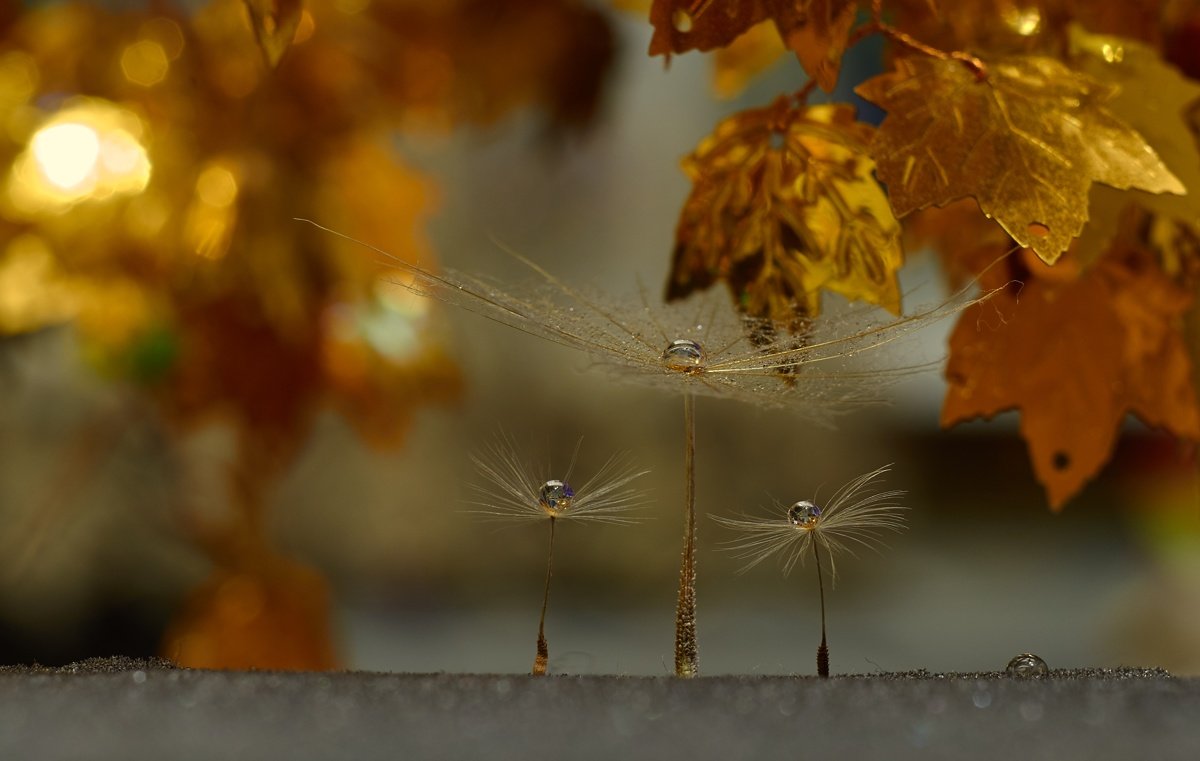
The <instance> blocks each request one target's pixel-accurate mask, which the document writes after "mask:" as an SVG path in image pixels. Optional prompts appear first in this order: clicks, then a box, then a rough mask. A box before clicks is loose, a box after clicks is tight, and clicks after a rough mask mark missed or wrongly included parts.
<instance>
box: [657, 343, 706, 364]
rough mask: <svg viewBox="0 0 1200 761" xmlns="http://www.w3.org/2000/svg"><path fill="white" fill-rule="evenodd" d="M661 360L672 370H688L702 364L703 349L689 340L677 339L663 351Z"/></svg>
mask: <svg viewBox="0 0 1200 761" xmlns="http://www.w3.org/2000/svg"><path fill="white" fill-rule="evenodd" d="M662 358H663V362H665V363H666V365H667V367H669V368H670V369H672V370H690V369H692V368H696V367H700V366H701V365H703V364H704V349H702V348H700V344H698V343H696V342H695V341H693V340H691V339H690V338H677V339H675V340H674V341H672V342H671V343H670V344H669V345H668V346H667V348H666V349H665V350H663V353H662Z"/></svg>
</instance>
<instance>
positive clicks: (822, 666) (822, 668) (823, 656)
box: [812, 540, 829, 678]
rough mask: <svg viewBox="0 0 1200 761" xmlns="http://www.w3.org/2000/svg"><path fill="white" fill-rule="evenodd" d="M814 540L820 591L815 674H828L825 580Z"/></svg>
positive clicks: (819, 554)
mask: <svg viewBox="0 0 1200 761" xmlns="http://www.w3.org/2000/svg"><path fill="white" fill-rule="evenodd" d="M817 544H818V542H816V541H815V540H814V541H813V543H812V548H813V558H815V559H816V561H817V589H819V590H820V592H821V645H820V647H818V648H817V676H819V677H824V678H827V677H828V676H829V646H828V645H827V644H825V581H824V579H823V578H822V574H821V553H819V552H817Z"/></svg>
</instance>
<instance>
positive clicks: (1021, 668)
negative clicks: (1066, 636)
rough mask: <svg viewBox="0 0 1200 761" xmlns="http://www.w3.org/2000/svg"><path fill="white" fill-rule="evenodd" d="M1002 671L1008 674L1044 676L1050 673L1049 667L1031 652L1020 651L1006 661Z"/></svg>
mask: <svg viewBox="0 0 1200 761" xmlns="http://www.w3.org/2000/svg"><path fill="white" fill-rule="evenodd" d="M1004 672H1005V673H1006V674H1008V675H1009V676H1021V677H1029V676H1046V675H1047V674H1049V673H1050V667H1049V666H1047V665H1046V662H1045V661H1043V660H1042V659H1041V658H1039V657H1037V656H1036V655H1034V654H1033V653H1021V654H1020V655H1018V656H1017V657H1016V658H1013V659H1012V660H1011V661H1009V662H1008V667H1007V668H1005V669H1004Z"/></svg>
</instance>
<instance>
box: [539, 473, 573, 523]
mask: <svg viewBox="0 0 1200 761" xmlns="http://www.w3.org/2000/svg"><path fill="white" fill-rule="evenodd" d="M574 498H575V490H574V489H572V488H571V485H570V484H569V483H567V482H566V481H559V480H556V479H552V480H550V481H547V482H546V483H544V484H542V491H541V493H540V494H539V495H538V501H539V502H540V503H541V505H542V509H544V510H546V511H547V512H549V513H550V514H551V515H558V514H559V513H563V512H566V511H567V509H568V508H569V507H571V500H572V499H574Z"/></svg>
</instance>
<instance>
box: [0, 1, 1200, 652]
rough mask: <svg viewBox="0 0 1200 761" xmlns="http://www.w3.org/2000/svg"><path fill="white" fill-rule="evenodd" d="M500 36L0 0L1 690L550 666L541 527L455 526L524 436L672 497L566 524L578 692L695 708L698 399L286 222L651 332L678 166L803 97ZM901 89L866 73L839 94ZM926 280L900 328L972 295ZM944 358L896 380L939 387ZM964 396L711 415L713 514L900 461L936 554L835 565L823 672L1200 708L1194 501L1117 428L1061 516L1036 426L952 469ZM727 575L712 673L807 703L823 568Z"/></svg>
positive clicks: (927, 336) (632, 41)
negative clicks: (155, 668)
mask: <svg viewBox="0 0 1200 761" xmlns="http://www.w3.org/2000/svg"><path fill="white" fill-rule="evenodd" d="M249 5H250V6H251V7H252V8H259V9H262V8H266V9H268V10H269V11H271V9H275V10H274V11H271V12H278V13H281V14H282V12H279V11H278V9H280V8H282V9H284V10H285V11H286V9H287V8H288V7H289V3H287V2H279V3H271V2H263V3H253V2H252V3H250V4H249ZM493 5H497V4H492V3H488V2H485V1H484V0H478V1H477V2H469V1H467V0H460V2H456V3H444V4H443V3H437V2H419V1H418V0H308V1H307V2H306V3H305V4H304V6H303V12H298V13H296V14H295V19H294V23H293V24H292V25H291V26H288V25H287V23H282V22H287V21H288V19H289V18H290V17H289V16H287V15H286V14H282V15H277V16H270V13H268V16H269V17H268V18H267V19H266V21H265V22H264V21H263V20H262V19H260V20H259V23H258V25H257V26H258V29H259V32H260V34H261V35H262V36H261V37H260V39H261V40H262V42H261V44H260V43H256V38H255V32H254V31H253V30H254V27H255V24H254V23H253V21H252V19H253V18H255V17H254V16H252V15H251V14H248V13H246V11H245V10H244V6H243V4H242V3H241V2H238V1H236V0H212V2H204V1H203V0H191V1H190V2H169V1H168V0H159V1H157V2H155V1H151V0H147V1H146V2H132V1H131V2H124V3H122V2H115V1H110V2H59V3H43V2H18V1H17V0H0V8H2V9H3V10H0V143H2V147H0V165H2V166H3V171H4V179H3V182H4V188H3V193H4V198H3V204H2V206H0V525H2V526H3V529H2V530H0V661H2V662H4V663H27V662H31V661H38V662H41V663H45V664H56V663H63V662H68V661H71V660H78V659H80V658H84V657H88V656H93V655H112V654H129V655H152V654H161V655H165V656H167V657H172V658H175V659H178V660H180V661H181V662H184V663H188V664H192V665H202V666H203V665H208V666H226V667H260V668H354V669H370V670H397V671H417V672H429V671H480V672H523V671H526V670H528V668H529V665H530V663H531V661H532V658H533V649H534V640H535V636H536V626H537V614H538V607H539V603H540V593H541V583H542V575H543V573H544V562H545V561H544V549H545V535H544V526H541V525H540V524H539V525H530V524H518V525H515V526H512V527H501V528H497V527H496V525H494V524H487V523H481V522H479V521H478V520H476V519H475V518H474V517H473V516H471V515H469V514H465V513H464V512H463V511H464V510H466V509H468V508H469V505H467V504H466V502H467V500H469V499H470V498H471V496H470V493H469V490H468V487H469V485H470V484H471V483H479V482H480V481H481V479H480V478H479V477H478V476H477V475H476V472H475V470H474V467H473V465H472V464H471V461H470V455H471V453H472V452H477V451H479V449H480V447H481V445H482V444H484V443H485V442H486V441H487V440H489V439H490V438H491V437H492V436H493V435H494V434H495V433H496V432H497V431H498V430H504V431H508V432H511V433H513V434H514V435H515V436H516V437H517V438H518V439H519V440H520V441H522V442H525V443H527V445H528V446H529V449H530V457H531V459H536V458H539V457H542V458H544V457H547V456H549V457H551V458H553V459H554V461H555V462H559V463H562V462H564V461H565V460H566V459H567V458H568V457H569V452H570V450H571V449H572V448H573V447H574V444H575V442H576V440H577V439H578V438H579V437H580V436H582V437H583V444H582V447H581V450H580V454H579V463H578V464H577V466H576V468H577V471H578V472H580V473H587V472H589V471H591V470H593V469H594V468H596V467H597V466H598V465H599V464H600V463H602V462H603V461H604V460H605V459H607V457H608V456H609V455H610V454H612V453H613V452H615V451H617V450H629V451H630V452H631V453H632V455H633V456H634V457H635V458H636V460H637V462H638V463H639V464H641V465H643V466H644V467H646V468H648V469H650V470H651V471H652V473H651V475H650V476H649V477H648V478H647V479H645V481H646V483H644V485H645V486H648V487H649V488H650V489H651V493H652V504H651V506H650V507H649V508H648V509H647V510H646V511H645V513H646V518H647V520H645V521H644V522H642V523H640V524H638V525H636V526H623V527H609V526H598V527H593V526H580V525H577V524H564V525H563V526H562V527H561V531H560V533H559V536H558V544H557V548H556V564H555V577H554V588H553V592H552V598H551V605H550V611H549V618H548V620H547V637H548V639H549V642H550V648H551V661H550V665H551V671H552V672H569V673H590V672H598V673H621V674H666V673H669V672H670V671H671V665H670V664H671V659H672V637H673V615H674V602H675V589H676V574H677V568H678V559H679V539H680V533H681V509H680V508H681V504H682V498H683V496H682V451H681V449H682V447H681V441H680V432H681V425H682V423H681V414H680V413H681V410H680V407H681V404H680V403H679V399H678V398H677V397H676V396H673V395H669V394H662V393H656V392H654V391H648V390H643V389H640V388H637V387H632V386H623V385H619V384H615V383H613V382H612V380H611V378H609V377H608V376H606V375H604V374H594V373H589V372H588V361H587V359H586V358H584V357H581V356H579V355H578V354H577V353H575V352H574V351H572V350H569V349H566V348H562V347H559V346H556V345H553V344H550V343H548V342H544V341H540V340H538V339H536V338H532V337H529V336H525V335H522V334H520V333H518V332H517V331H513V330H510V329H508V328H506V327H504V326H500V325H496V324H494V323H491V322H489V321H487V320H484V319H482V318H479V317H477V316H475V315H472V314H469V313H466V312H462V311H459V310H456V309H454V308H452V307H449V306H446V305H442V304H439V303H436V302H429V301H425V300H422V299H419V298H418V297H415V296H413V295H411V294H409V293H407V292H406V291H404V290H403V289H400V288H397V287H395V286H394V285H393V284H392V281H393V280H395V279H396V275H395V274H394V273H393V274H389V272H388V270H387V269H386V268H385V267H381V266H380V265H379V263H378V261H377V260H378V257H377V256H375V255H374V254H373V253H372V252H371V251H369V250H367V249H365V248H363V247H359V246H354V245H351V244H347V243H346V242H344V241H339V240H338V239H336V238H333V237H332V236H329V235H327V234H324V233H322V232H321V231H319V230H316V229H315V228H312V227H310V226H307V225H304V224H301V223H298V222H295V221H293V218H294V217H305V218H311V219H315V220H318V221H320V222H322V223H324V224H327V225H329V226H331V227H333V228H336V229H338V230H342V231H344V232H346V233H347V234H349V235H352V236H354V237H356V238H361V239H363V240H365V241H369V242H370V243H373V244H375V245H378V246H380V247H381V248H383V249H385V250H387V251H389V252H391V253H394V254H395V255H396V256H397V257H400V258H403V259H406V260H408V261H414V262H418V263H420V264H422V265H423V266H426V267H429V268H437V267H439V266H443V267H451V268H454V269H456V270H459V271H466V272H472V273H474V272H481V273H486V274H488V275H491V276H494V277H496V278H497V279H499V280H501V281H504V282H520V281H521V280H523V279H525V275H524V274H523V273H522V271H521V268H520V266H519V265H517V264H516V263H514V262H513V261H512V260H511V258H509V257H507V256H506V255H505V254H504V253H503V251H502V250H501V249H500V247H499V245H498V243H497V241H499V242H501V243H503V244H504V245H505V246H509V247H511V248H513V249H515V250H517V251H519V252H521V253H522V254H524V255H526V256H528V257H529V258H530V259H532V260H533V261H536V262H538V263H539V264H542V265H544V266H545V267H546V268H547V269H549V270H550V271H552V272H554V273H555V274H557V275H558V276H560V277H561V278H563V279H565V280H566V281H568V282H573V283H574V282H578V283H586V284H588V285H589V286H592V287H596V288H599V289H601V290H605V291H612V292H615V293H619V294H629V293H632V292H635V291H636V289H637V287H638V284H639V282H640V283H642V284H644V285H645V287H646V288H647V290H648V291H649V292H650V293H651V294H657V293H658V292H659V291H660V288H661V285H660V284H662V283H665V281H666V274H667V272H668V268H669V265H670V254H671V250H672V245H673V243H672V241H673V234H674V229H675V224H676V219H677V215H678V213H679V209H680V207H681V205H682V203H683V200H684V198H685V197H686V195H687V192H688V189H689V185H688V181H687V179H686V177H685V176H684V175H683V173H682V172H681V171H679V168H678V159H679V158H680V157H681V156H683V155H684V154H686V153H688V152H689V151H690V150H692V149H693V148H694V146H695V145H696V143H697V142H698V141H699V140H700V139H701V138H702V137H703V136H705V135H706V134H708V133H709V132H710V131H711V129H712V127H713V125H714V124H715V123H716V122H717V121H718V120H719V119H721V118H722V117H724V116H726V115H729V114H732V113H734V112H736V111H738V110H740V109H743V108H746V107H749V106H754V105H761V104H764V103H767V102H769V101H770V100H771V99H772V98H774V97H775V95H777V94H778V93H780V92H786V91H790V90H794V89H795V88H796V87H798V86H799V85H800V84H801V83H802V82H803V76H804V75H803V73H802V72H801V70H800V68H799V66H798V64H797V63H796V62H795V60H794V59H792V58H790V57H785V58H783V59H780V60H779V62H778V64H777V65H775V66H774V67H772V68H770V69H769V70H767V71H765V72H763V73H761V74H760V75H758V76H756V77H755V78H754V79H753V80H752V81H750V82H749V84H748V86H745V87H744V88H739V86H738V84H739V83H738V82H734V83H732V84H731V83H730V82H728V81H725V80H722V79H720V78H715V77H714V68H713V61H712V60H711V59H710V57H706V56H701V55H695V54H692V55H683V56H677V57H674V58H672V60H671V62H670V66H669V68H666V67H664V66H663V61H662V60H661V59H660V58H654V59H652V58H650V57H648V56H647V55H646V49H647V47H648V44H649V39H650V34H651V27H650V26H649V24H648V23H646V20H645V7H646V6H645V4H639V3H637V2H624V3H619V5H622V6H626V7H621V8H618V7H615V6H611V5H607V4H604V3H577V2H571V1H569V0H521V1H520V2H513V3H505V4H503V5H504V6H505V8H504V10H503V11H500V10H497V9H496V8H495V7H491V8H490V9H489V6H493ZM268 22H269V23H268ZM281 35H284V36H286V37H287V40H285V43H284V45H283V47H287V45H286V42H287V41H291V45H290V49H287V50H279V49H278V48H279V39H280V36H281ZM273 59H277V60H275V61H274V65H272V60H273ZM878 60H879V49H878V48H877V47H876V48H872V47H871V45H870V44H866V45H863V46H861V47H859V48H856V49H855V52H854V55H853V56H852V57H851V58H850V59H848V62H847V66H846V70H845V71H844V74H843V81H844V82H849V83H854V82H857V81H860V80H861V79H862V78H864V77H865V76H868V75H869V74H870V73H871V71H872V67H876V66H878ZM734 70H735V71H736V69H734ZM726 74H728V71H726ZM714 83H715V86H714ZM848 90H849V87H847V88H846V91H845V92H839V93H837V94H835V96H834V99H836V100H844V99H848V98H849V99H853V96H852V95H851V94H850V93H849V91H848ZM733 91H737V92H736V94H732V93H733ZM718 94H723V95H724V96H725V97H718ZM854 100H855V101H856V102H857V103H858V104H859V105H860V107H862V106H863V105H864V104H862V102H861V101H857V99H854ZM910 255H911V256H910V263H909V265H908V266H906V267H905V269H904V271H903V272H902V282H903V284H904V286H905V289H906V293H907V294H908V295H907V296H906V298H907V302H906V306H907V307H909V308H912V307H914V306H917V305H920V304H922V303H928V302H932V301H937V300H938V299H940V298H942V297H943V296H944V285H943V283H942V282H941V279H940V275H939V274H938V270H937V268H936V266H935V264H936V263H935V262H932V261H930V257H928V256H924V255H922V254H920V253H919V252H910ZM951 327H952V324H951V323H950V322H949V321H946V322H945V323H944V324H939V325H936V326H933V327H931V328H929V329H928V330H925V331H924V332H923V333H922V334H921V335H920V337H919V340H920V342H921V343H920V345H919V346H917V347H914V346H911V345H910V346H906V347H902V348H901V349H898V350H897V356H896V362H897V363H903V362H904V360H905V359H906V358H907V357H910V356H911V353H912V352H914V351H915V352H918V353H920V354H921V355H923V356H929V357H938V356H940V355H942V354H944V351H945V349H944V343H945V339H946V335H947V334H948V332H949V330H950V328H951ZM943 393H944V382H943V381H942V379H941V378H940V376H939V374H938V373H937V371H936V370H931V371H930V372H928V373H924V374H922V375H919V376H917V377H915V378H911V379H908V380H906V381H905V382H904V383H903V384H902V385H900V386H899V387H897V388H896V389H895V390H894V394H893V397H894V398H893V403H892V404H891V405H890V406H887V407H880V408H877V409H871V410H867V411H862V412H859V413H856V414H855V415H852V416H848V417H845V418H842V419H841V421H840V423H839V425H838V427H837V428H836V429H827V428H822V427H816V426H813V425H811V424H808V423H806V422H805V421H803V420H802V419H799V418H793V417H792V416H789V415H788V414H783V413H778V412H774V411H761V410H758V409H753V408H750V407H747V406H746V405H743V404H739V403H736V402H732V401H715V400H708V399H702V400H700V402H699V403H698V434H697V435H698V455H697V458H698V468H699V472H698V494H699V498H698V499H699V508H700V510H701V512H702V513H717V514H726V515H728V514H732V513H737V512H753V511H755V510H756V509H761V508H763V507H765V506H766V505H769V504H770V502H771V499H772V498H773V497H774V498H778V499H779V500H781V501H784V502H788V503H790V502H792V501H795V500H798V499H805V498H811V497H812V496H813V495H814V493H815V492H816V490H817V489H818V488H820V487H822V486H823V487H824V490H823V493H826V494H828V493H829V491H830V490H831V489H832V488H834V487H836V486H838V485H840V484H841V483H844V482H845V481H847V480H849V479H850V478H852V477H854V476H856V475H859V474H861V473H863V472H866V471H868V470H871V469H873V468H875V467H878V466H879V465H882V464H884V463H889V462H891V463H895V467H894V470H893V472H892V473H891V474H889V476H888V477H887V485H888V486H889V487H894V488H901V489H905V490H907V491H908V496H907V497H906V499H905V504H906V505H907V506H909V507H910V508H911V510H910V513H909V530H908V531H906V532H905V533H903V534H901V535H898V536H896V537H893V538H891V539H890V540H889V545H890V546H889V548H888V549H887V550H886V551H885V552H884V553H883V554H882V555H881V556H875V555H869V554H868V555H864V556H863V557H861V558H859V559H858V560H849V559H847V560H844V561H843V562H841V563H840V564H839V571H840V578H839V579H838V583H837V586H836V588H835V589H834V590H833V591H832V593H831V594H830V595H829V597H828V610H829V636H830V647H831V651H832V663H833V669H834V671H835V672H871V671H875V670H889V671H890V670H904V669H916V668H926V669H930V670H987V669H994V668H1002V667H1003V666H1004V664H1005V663H1006V662H1007V661H1008V660H1009V658H1011V657H1012V656H1014V655H1016V654H1017V653H1020V652H1024V651H1030V652H1034V653H1037V654H1038V655H1040V656H1042V657H1043V658H1044V659H1045V660H1046V661H1047V662H1048V663H1049V664H1050V666H1051V667H1068V666H1083V665H1097V666H1110V665H1118V664H1129V665H1147V666H1164V667H1166V668H1168V669H1170V670H1172V671H1173V672H1175V673H1181V674H1196V673H1200V646H1197V645H1196V643H1197V642H1200V486H1198V480H1197V476H1196V473H1195V472H1194V465H1193V466H1190V469H1189V466H1188V465H1187V462H1186V458H1184V457H1183V456H1182V455H1181V454H1180V453H1179V452H1178V451H1177V449H1176V446H1175V445H1174V444H1173V443H1172V442H1171V441H1169V440H1167V439H1164V438H1159V437H1156V436H1155V435H1153V434H1151V433H1149V432H1147V431H1145V430H1144V429H1142V428H1141V427H1139V426H1137V425H1135V424H1133V423H1130V425H1129V427H1128V430H1126V432H1125V435H1124V436H1123V438H1122V439H1121V442H1120V444H1119V447H1118V450H1117V452H1116V455H1115V457H1114V460H1113V462H1112V463H1111V465H1110V466H1109V467H1108V468H1107V469H1106V470H1105V471H1104V473H1103V474H1102V475H1101V477H1099V478H1098V479H1097V480H1095V481H1094V482H1092V483H1091V484H1090V485H1089V486H1088V487H1087V488H1086V489H1085V490H1084V492H1083V493H1082V494H1081V495H1080V496H1079V497H1077V498H1076V499H1074V500H1073V501H1072V502H1070V503H1069V504H1068V505H1067V506H1066V508H1065V509H1064V510H1062V511H1061V512H1059V513H1054V512H1052V511H1051V510H1050V509H1049V508H1048V507H1047V505H1046V501H1045V497H1044V495H1043V492H1042V491H1041V488H1040V487H1039V486H1038V484H1037V483H1036V482H1035V481H1034V479H1033V476H1032V474H1031V470H1030V467H1029V464H1028V460H1027V458H1026V454H1025V448H1024V444H1023V443H1022V441H1021V440H1020V439H1019V438H1018V437H1017V418H1016V416H1015V414H1012V413H1009V414H1006V415H1003V416H1001V417H1000V418H998V419H997V420H995V421H992V422H990V423H976V424H970V425H966V426H960V427H958V428H956V429H954V430H952V431H942V430H939V427H938V414H939V407H940V404H941V398H942V395H943ZM727 538H729V537H728V536H727V534H726V531H725V530H724V529H723V528H721V527H720V526H718V525H717V524H716V523H715V522H713V521H710V520H708V519H707V518H704V519H702V522H701V524H700V560H699V575H700V579H699V583H700V586H699V627H700V628H699V632H700V645H701V651H700V658H701V661H700V662H701V668H702V670H703V671H704V672H705V673H709V674H717V673H811V671H812V670H813V659H814V652H815V647H816V644H817V641H818V639H819V619H818V609H817V589H816V582H815V579H814V578H813V577H812V568H811V566H810V567H808V568H807V569H803V568H801V569H797V570H796V571H795V572H793V573H792V575H791V576H790V577H788V578H783V576H782V574H781V573H780V571H779V569H778V568H777V567H776V566H775V565H774V564H771V563H766V564H763V565H762V566H760V567H758V568H756V569H754V570H753V571H751V572H749V573H746V574H744V575H737V574H736V573H735V571H736V570H737V568H738V563H737V561H736V560H734V559H732V558H730V557H728V556H727V554H724V553H721V552H719V551H718V549H717V546H718V542H719V541H721V540H722V539H727Z"/></svg>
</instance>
